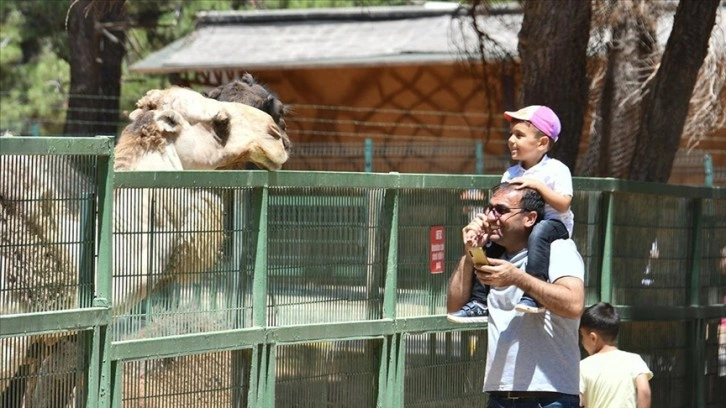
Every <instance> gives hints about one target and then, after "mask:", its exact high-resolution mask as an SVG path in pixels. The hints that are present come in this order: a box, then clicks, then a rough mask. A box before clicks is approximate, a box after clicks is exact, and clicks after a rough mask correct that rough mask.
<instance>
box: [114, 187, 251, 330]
mask: <svg viewBox="0 0 726 408" xmlns="http://www.w3.org/2000/svg"><path fill="white" fill-rule="evenodd" d="M115 204H116V207H115V219H116V221H115V230H114V272H113V291H114V293H113V297H114V299H113V302H114V305H115V312H116V319H115V326H114V330H115V333H114V338H115V339H132V338H147V337H161V336H166V335H174V334H187V333H197V332H204V331H215V330H225V329H233V328H241V327H246V326H247V325H249V324H250V321H251V320H250V313H251V312H250V308H251V305H250V302H249V299H248V297H249V294H250V292H249V289H248V287H250V285H248V283H249V282H248V281H249V279H251V272H252V267H253V263H252V262H251V260H252V259H254V240H255V237H256V233H255V232H254V231H253V230H252V229H251V226H254V225H256V223H254V222H252V221H251V219H250V217H253V215H252V214H251V213H252V212H251V211H250V209H249V208H248V207H249V191H244V190H223V189H189V188H158V189H133V188H120V189H117V190H116V201H115Z"/></svg>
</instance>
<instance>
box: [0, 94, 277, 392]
mask: <svg viewBox="0 0 726 408" xmlns="http://www.w3.org/2000/svg"><path fill="white" fill-rule="evenodd" d="M137 107H138V109H136V110H135V111H134V112H132V113H131V114H130V115H129V118H130V119H131V120H132V122H131V123H130V124H129V125H128V126H127V127H126V128H125V129H124V131H123V132H122V135H121V137H120V138H119V142H118V144H117V146H116V147H115V150H114V152H115V156H116V161H115V170H118V171H121V170H154V171H165V170H168V171H177V170H188V169H195V170H215V169H222V168H229V167H236V166H240V165H243V164H244V163H246V162H253V163H255V164H256V165H258V166H260V167H263V168H265V169H268V170H278V169H280V168H281V167H282V165H283V164H284V163H285V161H286V160H287V158H288V152H287V149H286V146H285V143H284V140H283V138H282V132H281V130H280V129H279V127H278V125H277V124H276V123H275V121H274V120H273V118H272V117H271V116H270V115H268V114H266V113H264V112H262V111H260V110H258V109H255V108H253V107H250V106H247V105H243V104H240V103H233V102H221V101H217V100H213V99H210V98H206V97H204V96H203V95H201V94H199V93H197V92H195V91H192V90H189V89H183V88H169V89H165V90H152V91H149V92H148V93H147V95H146V96H144V97H143V98H142V99H140V100H139V102H137ZM1 157H2V161H1V162H0V172H2V173H3V174H4V180H19V181H18V183H16V184H13V185H9V183H4V184H3V185H1V186H0V239H1V240H2V243H3V244H9V245H5V246H3V247H2V248H4V249H3V250H2V252H0V266H2V271H0V289H3V290H2V291H1V292H0V294H2V298H0V313H2V314H8V313H26V312H29V311H34V310H52V309H58V308H68V307H77V303H76V297H77V296H76V294H75V292H74V291H73V290H68V289H69V288H71V289H75V285H76V279H77V276H78V273H79V270H78V267H79V265H80V262H79V254H80V244H71V245H50V244H49V242H53V240H52V239H53V238H55V239H56V240H57V238H58V237H59V236H60V235H58V234H59V232H60V233H63V231H65V233H66V234H68V233H69V231H73V233H77V234H79V235H80V229H81V228H80V218H81V216H80V212H79V209H78V208H73V206H72V205H68V204H67V203H68V202H72V201H73V200H67V198H68V197H69V195H68V191H67V189H68V188H66V187H65V186H69V185H73V187H75V188H79V187H78V186H79V185H83V184H87V183H88V180H86V179H85V178H84V177H83V176H81V175H80V174H79V173H77V172H75V171H74V170H73V168H72V167H71V166H70V165H68V163H65V162H64V163H62V164H60V165H59V164H57V163H59V161H55V162H52V161H51V162H52V163H55V164H54V165H55V166H57V167H59V168H54V169H53V170H54V173H53V174H54V177H56V176H64V177H68V178H70V180H71V181H70V182H69V180H65V181H64V182H61V183H58V182H55V183H53V182H50V181H51V180H49V179H50V178H49V177H48V175H47V173H46V172H48V171H50V169H49V168H42V167H41V168H38V165H37V163H33V160H32V158H30V157H26V156H20V157H13V156H1ZM46 167H49V166H46ZM39 170H40V171H39ZM69 188H70V187H69ZM86 191H88V190H86ZM76 193H77V192H76ZM171 194H172V193H171V192H169V191H168V190H167V191H166V192H164V191H153V190H149V189H143V190H140V191H138V190H133V191H131V192H129V191H122V190H117V191H115V194H114V227H113V230H114V234H115V236H114V244H113V245H114V249H113V251H114V254H115V256H114V265H113V272H112V273H113V279H112V286H113V289H112V290H113V305H114V314H115V315H118V314H121V313H123V312H124V311H126V310H129V309H130V308H131V307H133V306H134V305H135V304H136V303H137V302H138V301H139V300H141V299H143V298H144V296H145V295H146V293H147V291H150V290H153V289H154V287H155V285H156V284H157V283H158V281H159V280H160V279H161V278H162V276H163V277H164V278H167V277H169V276H171V277H172V278H173V275H175V274H181V275H183V274H184V272H186V271H189V270H194V271H196V272H199V271H204V270H206V269H207V268H209V267H211V266H212V265H214V263H215V262H216V259H217V256H218V254H219V251H220V246H221V242H222V239H223V226H222V214H223V203H222V200H221V199H220V197H218V196H217V195H215V194H213V193H211V192H208V191H203V190H183V193H182V194H183V195H184V198H183V199H180V197H179V195H176V196H172V195H171ZM77 196H78V195H77V194H76V195H75V197H77ZM32 198H43V199H45V200H40V201H38V200H32ZM52 199H57V201H49V200H52ZM64 199H65V200H64ZM152 214H153V215H154V216H153V218H152V216H151V215H152ZM202 224H203V225H204V230H206V231H212V233H206V234H197V233H194V231H198V230H201V228H199V226H200V225H202ZM179 231H186V232H183V233H182V232H179ZM152 232H154V233H153V234H152ZM158 232H163V233H160V234H159V233H158ZM152 237H153V238H152ZM64 240H67V242H71V243H76V242H79V241H80V236H78V237H76V236H74V237H70V238H68V237H65V238H64ZM152 240H153V245H152V242H151V241H152ZM24 244H32V246H27V245H24ZM152 247H153V250H151V248H152ZM39 248H40V250H39ZM13 249H17V250H15V251H13ZM139 251H141V252H142V253H141V254H139ZM147 251H148V252H149V253H148V254H146V255H144V254H143V253H144V252H147ZM152 257H153V258H152ZM149 277H151V279H152V281H151V282H149V281H148V279H149ZM49 279H50V280H49ZM23 284H25V286H20V285H23ZM39 286H42V287H43V288H42V289H38V287H39ZM46 287H50V288H60V289H59V290H56V291H55V292H52V293H47V292H49V290H48V289H46ZM24 288H28V289H27V290H23V289H24ZM33 291H36V292H37V291H41V292H43V293H40V294H38V293H32V292H33ZM38 304H40V305H41V306H40V307H35V308H34V305H36V306H37V305H38ZM38 337H40V336H38ZM42 339H43V340H41V342H43V341H48V339H51V338H50V337H42ZM30 340H31V339H22V338H5V339H0V352H2V355H3V361H9V364H3V365H2V366H0V369H1V370H0V379H5V380H0V395H1V394H2V393H3V390H5V389H6V387H7V386H8V384H9V380H8V379H9V378H12V377H13V375H14V374H15V373H16V372H17V370H18V368H19V366H21V365H22V364H24V360H25V356H26V355H27V353H28V348H29V347H30V345H31V341H30ZM32 340H37V338H36V339H32ZM49 341H51V342H52V343H59V346H58V347H57V350H56V351H54V352H52V353H51V354H50V355H49V356H48V357H47V358H45V359H44V360H43V361H42V362H41V363H40V368H39V369H38V371H40V372H53V371H54V370H55V369H59V367H63V366H65V367H66V368H67V367H69V366H70V367H72V366H74V362H75V361H76V360H75V359H76V357H75V350H76V349H77V344H74V343H75V340H74V339H64V340H63V341H59V340H58V337H56V338H54V339H51V340H49ZM69 375H70V376H71V378H70V379H68V378H67V379H66V380H64V381H60V382H61V383H65V386H66V388H67V390H65V391H62V392H64V393H66V397H65V399H72V396H71V395H70V394H68V393H69V392H70V393H71V394H72V389H73V387H68V384H75V380H74V379H73V378H75V375H74V374H73V373H71V374H69ZM44 378H45V377H44ZM44 378H41V379H39V380H38V384H36V385H35V386H34V387H30V388H34V389H29V390H28V391H27V392H26V399H30V400H31V401H36V402H37V401H41V400H42V399H43V398H48V396H44V395H50V394H54V393H48V392H47V390H48V387H53V386H54V385H50V384H42V382H43V380H44ZM47 381H48V382H49V383H50V382H53V381H56V382H58V380H57V379H52V378H47ZM57 396H58V395H56V397H57ZM46 402H47V401H46ZM39 404H40V405H42V403H39Z"/></svg>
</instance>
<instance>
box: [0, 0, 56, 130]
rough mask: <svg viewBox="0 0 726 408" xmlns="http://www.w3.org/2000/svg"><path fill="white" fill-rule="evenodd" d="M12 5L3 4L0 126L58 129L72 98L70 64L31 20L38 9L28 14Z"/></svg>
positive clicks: (0, 60)
mask: <svg viewBox="0 0 726 408" xmlns="http://www.w3.org/2000/svg"><path fill="white" fill-rule="evenodd" d="M10 3H13V2H10ZM29 3H33V2H29ZM36 3H37V2H36ZM12 6H13V4H4V5H3V6H2V10H1V12H0V16H1V17H2V21H1V23H0V32H2V35H1V37H2V38H1V39H0V131H5V130H10V131H11V132H13V133H14V134H60V133H61V131H62V129H63V121H64V120H65V109H66V99H67V97H68V95H67V89H68V84H69V79H70V74H69V67H68V64H67V63H66V62H65V61H64V60H63V59H60V58H58V53H56V52H55V51H54V48H55V41H54V40H55V39H56V38H54V36H51V35H49V32H46V33H44V32H43V29H41V28H37V27H32V26H33V25H34V24H32V23H31V22H30V21H29V20H28V19H29V18H30V17H32V16H33V15H38V13H27V14H25V13H23V12H22V10H21V8H20V7H16V8H13V7H12ZM23 6H26V7H27V6H28V4H23ZM59 36H60V35H59V34H56V36H55V37H59Z"/></svg>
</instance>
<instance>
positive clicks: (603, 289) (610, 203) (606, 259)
mask: <svg viewBox="0 0 726 408" xmlns="http://www.w3.org/2000/svg"><path fill="white" fill-rule="evenodd" d="M602 203H603V205H602V209H603V212H604V213H605V214H606V216H605V220H604V224H605V225H604V228H603V246H602V269H601V272H600V300H601V301H602V302H608V303H612V297H613V278H612V267H613V228H614V223H615V220H614V217H615V215H614V214H613V212H614V210H613V209H614V206H615V194H614V193H613V192H606V193H603V199H602Z"/></svg>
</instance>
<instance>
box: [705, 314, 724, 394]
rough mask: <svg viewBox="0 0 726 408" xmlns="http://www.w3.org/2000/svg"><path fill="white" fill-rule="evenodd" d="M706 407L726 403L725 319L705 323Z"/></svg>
mask: <svg viewBox="0 0 726 408" xmlns="http://www.w3.org/2000/svg"><path fill="white" fill-rule="evenodd" d="M705 363H706V372H705V373H704V374H705V376H706V378H705V380H706V381H705V394H706V398H705V401H706V407H709V408H716V407H721V406H722V405H723V403H724V401H726V318H724V319H711V320H707V321H706V361H705Z"/></svg>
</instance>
